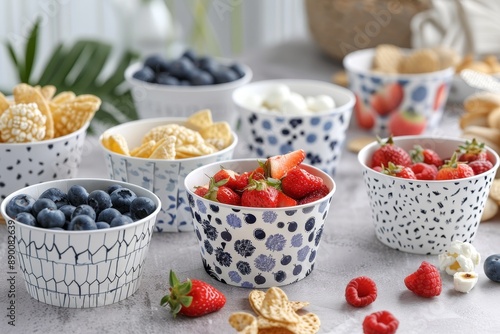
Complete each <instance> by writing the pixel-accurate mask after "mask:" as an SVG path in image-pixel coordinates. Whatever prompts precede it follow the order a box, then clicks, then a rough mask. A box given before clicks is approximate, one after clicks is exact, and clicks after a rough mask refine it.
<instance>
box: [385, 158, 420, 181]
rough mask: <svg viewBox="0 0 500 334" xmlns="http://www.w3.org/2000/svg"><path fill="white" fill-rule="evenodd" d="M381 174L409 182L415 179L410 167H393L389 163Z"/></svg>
mask: <svg viewBox="0 0 500 334" xmlns="http://www.w3.org/2000/svg"><path fill="white" fill-rule="evenodd" d="M382 173H384V174H386V175H390V176H395V177H401V178H403V179H411V180H416V179H417V177H416V176H415V173H414V172H413V170H412V169H411V168H410V167H408V166H401V165H395V164H393V163H392V162H389V165H388V166H387V167H384V169H383V170H382Z"/></svg>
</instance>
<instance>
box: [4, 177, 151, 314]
mask: <svg viewBox="0 0 500 334" xmlns="http://www.w3.org/2000/svg"><path fill="white" fill-rule="evenodd" d="M114 184H119V185H121V186H123V187H126V188H128V189H130V190H132V191H133V192H135V193H136V195H137V196H145V197H148V198H150V199H152V200H153V202H154V203H155V205H156V210H155V211H154V212H153V213H152V214H151V215H149V216H148V217H146V218H143V219H140V220H138V221H135V222H133V223H131V224H128V225H123V226H119V227H113V228H109V229H102V230H93V231H65V230H52V229H45V228H40V227H34V226H29V225H26V224H23V223H20V222H17V221H15V220H13V218H12V217H9V216H8V215H7V213H6V205H7V203H8V202H9V201H10V200H11V199H12V198H14V197H15V196H17V195H20V194H28V195H31V196H32V197H34V198H35V199H37V198H38V197H39V196H40V195H41V194H42V192H44V191H45V190H47V189H49V188H52V187H55V188H59V189H60V190H62V191H63V192H65V193H67V192H68V189H69V188H70V187H71V186H72V185H81V186H83V187H84V188H86V189H87V191H88V192H89V193H90V192H91V191H93V190H97V189H101V190H106V189H107V188H108V187H109V186H111V185H114ZM160 207H161V203H160V200H159V199H158V197H157V196H155V195H154V194H153V193H151V192H150V191H148V190H145V189H143V188H142V187H139V186H135V185H133V184H127V183H124V182H118V181H113V180H105V179H71V180H57V181H49V182H44V183H41V184H35V185H32V186H29V187H27V188H22V189H19V190H18V191H15V192H13V193H12V194H10V195H9V196H8V197H7V198H6V199H5V200H4V201H3V202H2V204H1V207H0V210H1V212H2V215H3V217H4V218H5V220H6V222H7V225H8V226H12V224H15V245H16V251H17V258H18V263H19V266H20V269H21V272H22V274H23V276H24V280H25V283H26V289H27V290H28V293H29V294H30V295H31V297H33V298H34V299H36V300H38V301H40V302H43V303H46V304H50V305H55V306H59V307H70V308H89V307H97V306H104V305H109V304H113V303H117V302H119V301H121V300H124V299H126V298H128V297H130V296H131V295H132V294H134V293H135V292H136V291H137V289H138V288H139V285H140V281H141V275H142V270H143V268H144V261H145V260H146V256H147V253H148V249H149V243H150V240H151V235H152V234H153V229H154V225H155V221H156V215H157V214H158V212H159V211H160Z"/></svg>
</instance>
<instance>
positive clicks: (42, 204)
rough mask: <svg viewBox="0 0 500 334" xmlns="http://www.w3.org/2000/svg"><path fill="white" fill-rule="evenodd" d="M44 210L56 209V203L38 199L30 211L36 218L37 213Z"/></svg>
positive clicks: (46, 199)
mask: <svg viewBox="0 0 500 334" xmlns="http://www.w3.org/2000/svg"><path fill="white" fill-rule="evenodd" d="M45 208H51V209H57V205H56V203H54V201H52V200H50V199H48V198H39V199H37V200H36V201H35V203H33V208H32V209H31V213H32V214H33V216H35V217H37V216H38V213H39V212H40V211H42V210H43V209H45Z"/></svg>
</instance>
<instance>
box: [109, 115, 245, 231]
mask: <svg viewBox="0 0 500 334" xmlns="http://www.w3.org/2000/svg"><path fill="white" fill-rule="evenodd" d="M185 121H186V119H185V118H175V117H172V118H169V117H162V118H148V119H143V120H137V121H132V122H127V123H124V124H121V125H118V126H115V127H112V128H110V129H108V130H106V133H109V134H113V133H118V134H121V135H122V136H123V137H124V138H125V139H126V141H127V143H128V145H129V147H130V148H133V147H137V146H140V144H141V140H142V138H143V136H144V135H145V134H146V133H147V132H148V131H149V130H151V129H152V128H154V127H156V126H159V125H163V124H171V123H175V124H181V125H182V124H185ZM99 142H100V143H101V148H102V149H103V151H104V157H105V159H106V166H107V170H108V173H109V177H110V178H111V179H113V180H121V181H124V182H129V183H133V184H136V185H138V186H141V187H143V188H146V189H148V190H150V191H152V192H153V193H155V194H156V195H157V196H158V197H160V199H161V201H162V207H161V210H160V212H159V213H158V220H157V222H156V229H155V230H156V231H157V232H181V231H192V230H193V223H192V220H191V211H190V208H189V204H188V202H187V196H186V190H185V189H184V178H185V177H186V175H187V174H188V173H189V172H191V171H192V170H194V169H196V168H198V167H200V166H204V165H207V164H209V163H212V162H217V161H224V160H228V159H231V158H232V157H233V152H234V148H235V147H236V145H237V143H238V136H237V135H236V134H235V133H234V132H233V142H232V143H231V145H229V146H228V147H226V148H225V149H223V150H221V151H218V152H215V153H213V154H209V155H204V156H200V157H196V158H188V159H177V160H166V159H146V158H136V157H130V156H125V155H122V154H117V153H115V152H112V151H110V150H108V149H107V148H106V147H104V146H103V145H102V136H101V138H100V140H99Z"/></svg>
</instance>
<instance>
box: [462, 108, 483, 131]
mask: <svg viewBox="0 0 500 334" xmlns="http://www.w3.org/2000/svg"><path fill="white" fill-rule="evenodd" d="M459 124H460V128H461V129H462V130H463V129H465V128H467V127H469V126H482V127H487V126H488V113H479V112H475V113H465V114H463V115H462V117H460V120H459Z"/></svg>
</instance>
